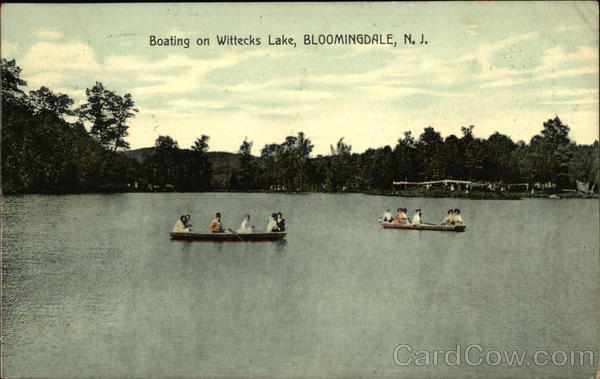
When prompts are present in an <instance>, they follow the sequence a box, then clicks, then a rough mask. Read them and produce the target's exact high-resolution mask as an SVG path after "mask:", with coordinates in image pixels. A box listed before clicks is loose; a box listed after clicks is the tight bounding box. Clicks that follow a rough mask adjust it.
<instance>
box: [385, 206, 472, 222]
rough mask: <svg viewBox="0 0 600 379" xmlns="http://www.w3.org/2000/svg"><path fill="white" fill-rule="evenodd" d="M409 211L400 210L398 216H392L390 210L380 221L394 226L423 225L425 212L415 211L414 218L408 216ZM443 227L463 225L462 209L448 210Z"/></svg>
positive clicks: (387, 210)
mask: <svg viewBox="0 0 600 379" xmlns="http://www.w3.org/2000/svg"><path fill="white" fill-rule="evenodd" d="M407 213H408V210H407V209H406V208H398V209H397V211H396V215H395V216H392V213H391V212H390V210H389V209H386V211H385V212H384V213H383V216H381V218H380V219H379V221H381V222H388V223H391V224H394V225H420V224H423V212H421V209H420V208H418V209H415V213H414V215H413V216H412V218H409V217H408V216H407ZM441 225H444V226H445V225H463V220H462V217H461V215H460V209H458V208H456V209H450V210H448V215H447V216H446V217H445V218H444V219H443V220H442V224H441Z"/></svg>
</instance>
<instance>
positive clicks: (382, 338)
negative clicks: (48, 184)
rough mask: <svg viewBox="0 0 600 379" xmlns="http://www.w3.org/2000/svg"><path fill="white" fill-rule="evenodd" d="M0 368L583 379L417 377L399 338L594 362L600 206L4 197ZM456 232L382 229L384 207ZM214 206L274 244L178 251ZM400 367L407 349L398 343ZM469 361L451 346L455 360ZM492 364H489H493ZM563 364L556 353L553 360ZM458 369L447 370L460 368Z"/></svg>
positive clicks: (495, 372)
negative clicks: (585, 357)
mask: <svg viewBox="0 0 600 379" xmlns="http://www.w3.org/2000/svg"><path fill="white" fill-rule="evenodd" d="M2 205H3V209H2V253H3V257H2V273H3V296H2V307H3V314H2V321H3V327H2V328H3V330H2V334H3V346H2V348H3V349H2V361H3V362H2V363H3V375H4V376H9V377H19V376H28V377H31V376H44V377H85V376H95V377H98V376H113V377H114V376H120V377H123V376H136V377H145V376H156V377H164V376H219V375H220V376H223V375H226V376H261V375H269V376H294V377H297V376H305V377H314V376H356V375H362V376H394V377H427V376H438V377H499V376H502V377H548V376H555V377H581V378H587V377H589V376H590V375H592V373H594V372H595V371H596V367H593V366H590V365H589V362H588V361H586V363H585V364H584V365H582V366H581V365H579V362H576V363H577V364H576V365H574V366H573V365H571V364H570V362H567V363H565V364H564V365H562V366H559V365H552V364H551V363H550V364H548V365H546V366H538V365H535V364H533V363H530V365H525V366H523V367H521V368H515V367H508V365H507V364H506V363H505V362H502V363H500V364H499V365H498V366H492V365H489V364H485V362H483V363H482V364H481V365H478V366H471V365H467V363H466V362H465V361H464V359H463V360H462V362H461V365H460V366H448V365H446V364H445V363H444V362H443V358H440V360H441V361H440V362H437V365H434V364H433V359H431V362H430V365H429V366H428V367H421V366H416V365H415V364H409V365H408V366H405V367H402V366H399V365H397V364H395V362H394V350H395V348H396V346H398V345H399V344H407V345H410V346H411V347H412V348H413V350H445V351H447V350H451V349H452V350H456V349H457V347H456V346H457V345H461V348H462V351H463V352H464V350H465V348H467V347H468V346H469V345H478V346H480V347H481V348H482V349H483V353H479V350H478V349H474V350H472V352H473V353H474V355H472V357H473V359H472V360H471V361H472V362H474V361H477V359H478V358H484V356H485V354H486V352H487V351H488V350H492V349H495V350H500V351H501V350H519V351H522V350H527V352H528V354H529V355H528V359H529V360H530V361H532V358H531V356H532V355H533V354H534V353H535V351H537V350H545V351H547V352H548V360H549V359H550V355H551V354H552V353H553V352H554V351H557V350H560V351H566V352H569V351H570V350H590V351H592V352H593V353H594V365H596V364H597V359H598V335H599V325H598V310H599V297H600V296H599V294H600V291H599V286H598V284H599V264H598V262H599V261H598V250H599V202H598V200H597V199H596V200H545V199H527V200H521V201H492V200H481V201H478V200H457V199H424V198H397V197H379V196H367V195H358V194H344V195H338V194H299V195H290V194H236V193H202V194H196V193H184V194H181V193H173V194H116V195H69V196H38V195H31V196H7V197H5V198H4V199H3V204H2ZM401 206H402V207H406V208H409V210H410V213H413V211H414V209H415V208H422V209H423V219H424V221H425V222H434V223H439V222H440V220H441V219H442V218H443V216H444V215H445V213H446V210H447V209H448V208H451V207H452V208H456V207H458V208H461V210H462V214H463V219H464V220H465V223H466V224H467V225H468V226H467V231H466V232H465V233H444V232H420V231H397V230H383V229H381V228H379V226H378V225H377V224H376V220H377V218H378V217H379V216H380V215H381V214H382V213H383V211H384V210H385V209H386V208H397V207H401ZM216 211H221V212H222V213H223V215H224V225H225V226H226V227H232V228H233V229H237V228H238V227H239V224H240V222H241V219H242V216H243V215H244V214H246V213H249V214H251V215H252V219H251V220H250V221H251V223H252V224H253V225H255V226H256V227H257V229H258V230H261V231H262V230H263V229H264V228H265V227H266V224H267V222H268V216H269V214H270V213H271V212H272V211H281V212H283V213H284V216H285V218H286V223H287V226H288V237H287V241H286V242H285V243H273V242H270V243H203V242H196V243H189V242H178V241H171V240H170V239H169V234H168V232H169V231H170V230H171V228H172V227H173V224H174V223H175V221H176V220H177V218H178V217H179V216H180V215H181V214H187V213H189V214H191V215H192V219H191V222H192V224H193V225H194V230H195V231H202V232H204V231H205V230H206V227H207V226H208V223H209V222H210V220H211V219H212V217H213V216H214V213H215V212H216ZM400 353H401V354H400V355H398V357H399V358H400V359H401V360H402V361H401V362H404V361H406V360H407V359H408V358H409V357H411V356H412V357H414V352H413V355H411V354H410V353H409V352H408V351H407V350H400ZM461 354H462V353H461ZM494 358H495V356H494V357H492V358H491V360H492V361H494ZM557 358H558V361H559V363H560V361H561V360H562V358H563V356H562V354H561V355H559V356H557ZM451 362H454V358H452V359H451Z"/></svg>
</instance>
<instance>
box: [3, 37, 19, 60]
mask: <svg viewBox="0 0 600 379" xmlns="http://www.w3.org/2000/svg"><path fill="white" fill-rule="evenodd" d="M0 51H1V52H2V58H4V59H9V60H10V59H13V58H14V57H15V56H16V55H17V54H19V52H20V51H21V46H20V45H19V44H18V43H14V42H10V41H2V44H0Z"/></svg>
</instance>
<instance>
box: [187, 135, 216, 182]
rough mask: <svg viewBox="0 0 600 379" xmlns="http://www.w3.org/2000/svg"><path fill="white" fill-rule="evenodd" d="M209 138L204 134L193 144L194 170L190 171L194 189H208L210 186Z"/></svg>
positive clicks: (192, 160) (192, 161)
mask: <svg viewBox="0 0 600 379" xmlns="http://www.w3.org/2000/svg"><path fill="white" fill-rule="evenodd" d="M209 139H210V137H209V136H207V135H204V134H203V135H202V136H201V137H200V138H198V139H196V141H194V144H193V145H192V146H191V149H192V159H191V163H192V172H191V173H190V177H191V178H190V179H191V180H192V182H193V190H195V191H206V190H208V188H209V187H210V178H211V175H212V170H211V167H210V162H209V161H208V158H207V157H206V152H207V151H208V140H209Z"/></svg>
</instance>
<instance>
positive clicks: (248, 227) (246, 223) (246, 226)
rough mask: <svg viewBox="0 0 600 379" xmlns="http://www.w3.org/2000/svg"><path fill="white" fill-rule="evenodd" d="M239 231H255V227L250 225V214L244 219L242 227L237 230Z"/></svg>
mask: <svg viewBox="0 0 600 379" xmlns="http://www.w3.org/2000/svg"><path fill="white" fill-rule="evenodd" d="M237 232H238V233H253V232H254V227H253V226H251V225H250V215H245V216H244V219H243V220H242V224H241V225H240V228H239V229H238V230H237Z"/></svg>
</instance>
